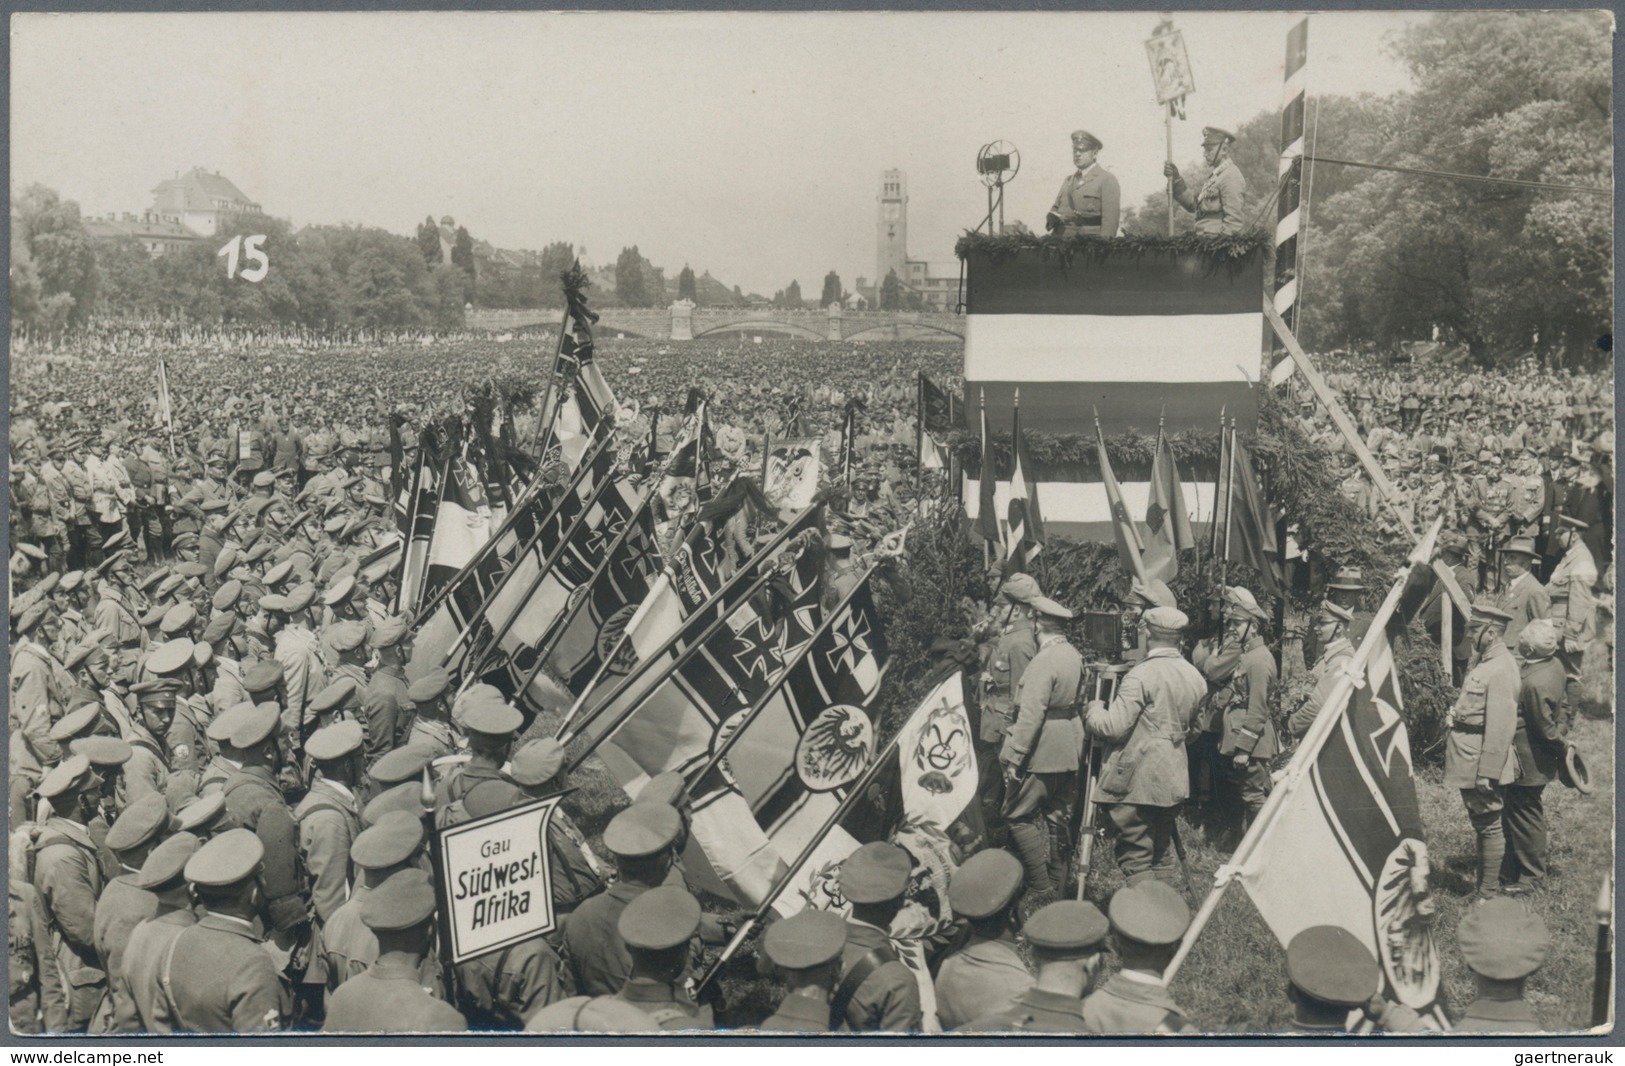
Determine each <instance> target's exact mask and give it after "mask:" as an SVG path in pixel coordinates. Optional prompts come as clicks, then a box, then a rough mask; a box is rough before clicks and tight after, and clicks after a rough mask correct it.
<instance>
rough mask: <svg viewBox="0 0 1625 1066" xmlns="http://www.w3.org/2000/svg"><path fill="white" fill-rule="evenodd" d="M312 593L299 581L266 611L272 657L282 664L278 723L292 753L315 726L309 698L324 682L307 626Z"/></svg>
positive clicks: (315, 644) (317, 646)
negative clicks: (272, 641) (284, 700)
mask: <svg viewBox="0 0 1625 1066" xmlns="http://www.w3.org/2000/svg"><path fill="white" fill-rule="evenodd" d="M315 596H316V590H315V589H314V588H312V587H311V586H310V585H300V586H298V587H297V588H295V589H294V590H293V591H292V592H289V593H288V595H287V596H285V597H283V598H282V599H281V600H280V601H277V602H275V603H274V606H273V608H272V610H271V612H270V615H271V617H272V618H273V619H275V623H274V635H275V637H276V652H275V655H276V661H277V662H279V663H281V664H282V679H283V691H284V692H285V693H286V696H287V703H286V704H285V705H284V706H283V715H282V724H283V727H284V728H285V729H286V730H287V734H288V741H289V744H290V746H291V747H292V748H293V750H294V752H295V754H297V753H298V752H300V751H302V750H303V749H304V739H305V737H306V736H308V735H309V734H310V731H311V730H312V729H313V728H314V727H315V721H316V718H315V714H314V712H312V711H311V709H310V701H311V698H312V697H313V696H315V695H316V693H318V692H320V691H321V690H322V689H323V688H324V687H326V685H327V668H326V666H324V665H323V663H322V657H321V649H320V644H319V642H318V641H317V639H316V631H315V630H314V629H312V628H311V627H310V602H311V600H312V599H314V598H315ZM276 623H279V624H276Z"/></svg>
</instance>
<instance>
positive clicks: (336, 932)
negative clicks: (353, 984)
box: [322, 884, 378, 989]
mask: <svg viewBox="0 0 1625 1066" xmlns="http://www.w3.org/2000/svg"><path fill="white" fill-rule="evenodd" d="M368 891H369V890H368V888H367V887H366V886H365V885H362V884H357V885H356V887H355V891H354V893H352V894H351V896H350V898H349V899H348V900H346V901H345V902H344V904H343V905H342V906H340V907H339V909H338V910H336V911H334V912H333V913H332V914H330V915H328V917H327V920H326V922H325V923H324V924H323V925H322V951H323V953H324V954H325V955H326V956H327V987H328V988H330V989H333V988H337V987H339V986H340V985H342V984H343V983H344V982H346V981H348V980H350V979H351V978H352V977H359V976H361V974H363V973H365V972H366V970H367V967H369V966H371V965H372V964H373V963H375V962H377V961H378V938H377V937H376V936H374V935H373V932H372V930H371V929H369V928H367V925H366V923H365V922H363V921H362V920H361V901H362V900H364V899H366V898H367V892H368Z"/></svg>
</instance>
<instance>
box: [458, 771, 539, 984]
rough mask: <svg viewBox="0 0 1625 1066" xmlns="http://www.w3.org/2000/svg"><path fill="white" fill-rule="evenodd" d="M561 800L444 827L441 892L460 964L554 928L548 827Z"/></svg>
mask: <svg viewBox="0 0 1625 1066" xmlns="http://www.w3.org/2000/svg"><path fill="white" fill-rule="evenodd" d="M560 799H561V797H559V796H550V797H548V798H547V799H543V800H537V801H536V802H535V803H530V804H526V805H525V806H523V807H515V808H513V809H512V810H506V811H502V812H501V813H499V814H493V815H490V816H488V817H485V818H480V819H477V820H475V821H472V822H464V823H463V824H461V825H456V826H452V827H451V828H449V829H442V830H439V833H438V836H439V848H438V855H437V857H436V861H437V863H438V865H439V867H440V869H439V878H438V885H437V888H438V890H439V892H440V896H441V899H440V912H441V914H442V915H443V916H444V921H445V925H446V935H447V936H448V937H449V943H450V947H451V961H452V963H453V964H456V963H460V962H464V961H466V960H468V959H471V958H474V957H475V956H477V955H484V954H485V953H487V952H491V951H498V950H500V949H502V948H505V947H507V946H509V945H510V944H516V943H518V942H519V941H521V940H527V939H529V938H530V937H533V936H538V935H540V934H542V933H547V932H551V931H552V929H553V922H554V915H553V873H552V870H551V869H550V868H549V867H548V859H547V826H548V823H549V822H550V821H551V820H552V817H553V812H554V811H555V810H557V809H558V805H559V800H560Z"/></svg>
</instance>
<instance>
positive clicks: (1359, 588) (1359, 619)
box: [1326, 566, 1372, 646]
mask: <svg viewBox="0 0 1625 1066" xmlns="http://www.w3.org/2000/svg"><path fill="white" fill-rule="evenodd" d="M1364 597H1365V574H1364V573H1363V572H1362V571H1361V570H1360V568H1359V567H1357V566H1340V567H1338V568H1337V573H1336V574H1334V575H1333V576H1332V579H1331V580H1330V581H1328V582H1326V598H1327V599H1328V600H1330V601H1331V602H1332V603H1335V604H1337V605H1338V606H1339V607H1347V608H1348V609H1349V613H1350V614H1352V615H1353V616H1354V618H1353V620H1352V621H1351V622H1350V623H1349V629H1348V638H1349V643H1351V644H1354V645H1355V646H1358V645H1359V643H1360V642H1361V641H1362V640H1364V639H1365V634H1366V630H1368V629H1370V628H1371V618H1372V614H1371V612H1370V611H1368V610H1366V609H1365V607H1364V606H1363V605H1362V603H1361V600H1362V599H1364Z"/></svg>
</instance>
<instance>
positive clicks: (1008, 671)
mask: <svg viewBox="0 0 1625 1066" xmlns="http://www.w3.org/2000/svg"><path fill="white" fill-rule="evenodd" d="M1037 654H1038V636H1037V634H1036V633H1034V632H1033V624H1032V620H1031V619H1028V618H1025V617H1017V618H1012V619H1011V620H1010V626H1009V628H1008V629H1006V630H1005V631H1004V632H1003V633H1002V634H1000V635H999V639H998V641H997V642H996V643H995V644H994V646H993V653H992V654H991V655H990V656H989V657H988V661H987V673H988V677H989V678H990V679H991V681H992V686H991V688H990V689H989V691H988V694H987V699H985V700H983V701H982V740H983V741H984V742H988V743H992V742H994V741H999V740H1003V739H1004V736H1005V734H1006V733H1008V732H1009V731H1010V721H1011V719H1012V718H1013V717H1015V694H1016V687H1017V686H1018V685H1020V684H1021V678H1022V676H1023V675H1024V674H1026V672H1027V665H1028V664H1029V663H1031V662H1032V659H1033V656H1034V655H1037Z"/></svg>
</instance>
